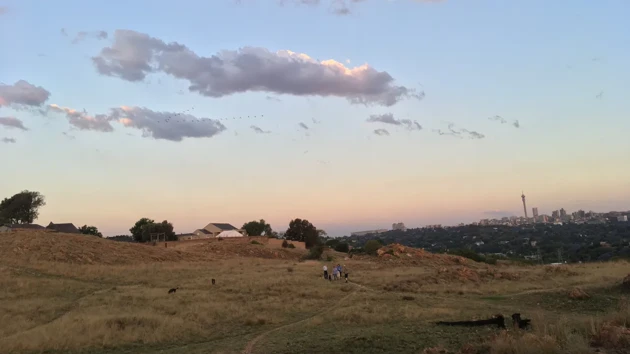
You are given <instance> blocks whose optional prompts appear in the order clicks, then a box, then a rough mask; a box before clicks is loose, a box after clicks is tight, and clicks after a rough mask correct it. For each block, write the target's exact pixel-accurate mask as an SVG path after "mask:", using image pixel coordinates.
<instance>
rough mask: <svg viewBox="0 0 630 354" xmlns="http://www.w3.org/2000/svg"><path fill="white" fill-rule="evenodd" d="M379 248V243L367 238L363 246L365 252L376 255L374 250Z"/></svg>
mask: <svg viewBox="0 0 630 354" xmlns="http://www.w3.org/2000/svg"><path fill="white" fill-rule="evenodd" d="M379 248H381V243H380V242H378V241H376V240H369V241H368V242H366V243H365V246H364V247H363V249H364V250H365V253H367V254H369V255H372V256H376V251H378V249H379Z"/></svg>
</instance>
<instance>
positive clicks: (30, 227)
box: [4, 224, 45, 230]
mask: <svg viewBox="0 0 630 354" xmlns="http://www.w3.org/2000/svg"><path fill="white" fill-rule="evenodd" d="M4 226H6V227H8V228H9V229H11V230H43V229H45V227H43V226H41V225H37V224H7V225H4Z"/></svg>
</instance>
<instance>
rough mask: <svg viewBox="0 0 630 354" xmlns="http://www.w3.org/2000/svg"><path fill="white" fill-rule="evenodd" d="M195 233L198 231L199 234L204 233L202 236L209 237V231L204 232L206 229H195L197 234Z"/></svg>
mask: <svg viewBox="0 0 630 354" xmlns="http://www.w3.org/2000/svg"><path fill="white" fill-rule="evenodd" d="M197 231H199V232H201V233H204V234H206V235H210V234H211V232H210V231H208V230H206V229H197V230H195V232H197Z"/></svg>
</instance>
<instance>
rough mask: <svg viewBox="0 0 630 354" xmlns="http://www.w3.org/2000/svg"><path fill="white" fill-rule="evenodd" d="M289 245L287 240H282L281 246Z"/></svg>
mask: <svg viewBox="0 0 630 354" xmlns="http://www.w3.org/2000/svg"><path fill="white" fill-rule="evenodd" d="M287 247H289V242H287V240H284V241H282V248H287Z"/></svg>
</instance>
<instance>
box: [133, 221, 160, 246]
mask: <svg viewBox="0 0 630 354" xmlns="http://www.w3.org/2000/svg"><path fill="white" fill-rule="evenodd" d="M153 223H155V221H153V220H152V219H149V218H142V219H140V220H138V221H136V223H135V224H134V225H133V227H132V228H131V229H129V232H131V236H133V239H134V240H135V241H136V242H145V241H144V240H143V237H142V228H143V227H144V226H145V225H147V224H153Z"/></svg>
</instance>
